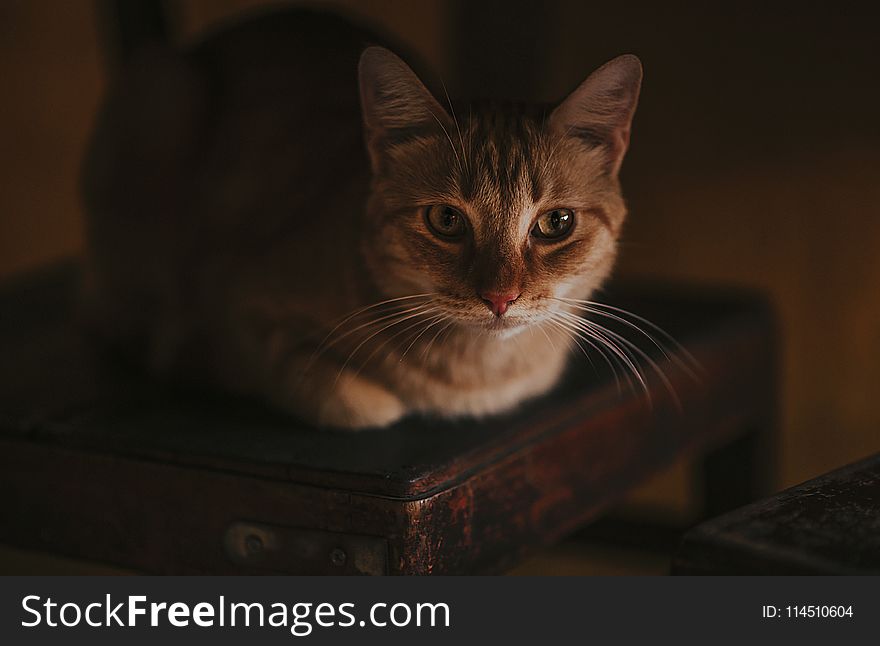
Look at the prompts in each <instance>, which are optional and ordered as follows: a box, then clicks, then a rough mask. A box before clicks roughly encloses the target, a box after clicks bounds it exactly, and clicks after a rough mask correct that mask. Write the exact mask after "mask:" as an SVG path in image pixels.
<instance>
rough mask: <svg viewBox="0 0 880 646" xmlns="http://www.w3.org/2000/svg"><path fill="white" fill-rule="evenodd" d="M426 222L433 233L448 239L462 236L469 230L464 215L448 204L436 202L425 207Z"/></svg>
mask: <svg viewBox="0 0 880 646" xmlns="http://www.w3.org/2000/svg"><path fill="white" fill-rule="evenodd" d="M425 222H426V223H427V224H428V228H429V229H430V230H431V233H433V234H434V235H436V236H437V237H439V238H444V239H447V240H455V239H457V238H461V237H462V236H463V235H464V234H465V232H466V231H467V223H466V222H465V219H464V216H463V215H462V214H461V213H460V212H459V211H458V210H456V209H454V208H452V207H451V206H449V205H447V204H436V205H434V206H429V207H428V208H427V209H425Z"/></svg>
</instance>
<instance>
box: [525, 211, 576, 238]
mask: <svg viewBox="0 0 880 646" xmlns="http://www.w3.org/2000/svg"><path fill="white" fill-rule="evenodd" d="M573 225H574V211H572V210H571V209H553V210H552V211H547V212H546V213H544V214H543V215H541V217H539V218H538V221H537V222H535V226H534V227H532V235H533V236H535V237H536V238H544V239H559V238H562V237H563V236H564V235H565V234H567V233H568V232H569V231H571V227H572V226H573Z"/></svg>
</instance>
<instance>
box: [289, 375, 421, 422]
mask: <svg viewBox="0 0 880 646" xmlns="http://www.w3.org/2000/svg"><path fill="white" fill-rule="evenodd" d="M286 372H287V374H288V378H287V379H286V380H284V381H285V382H286V383H285V384H283V387H282V388H281V389H280V390H276V391H275V393H274V396H273V399H274V400H275V403H276V404H278V405H280V406H281V407H282V408H284V409H286V410H288V411H290V412H291V413H293V414H294V415H296V416H297V417H300V418H302V419H305V420H306V421H308V422H310V423H312V424H315V425H316V426H323V427H334V428H344V429H350V430H357V429H365V428H381V427H384V426H389V425H390V424H393V423H394V422H396V421H397V420H399V419H400V418H401V417H403V416H404V415H405V414H406V413H407V408H406V406H405V405H404V403H403V402H402V401H401V400H400V399H399V398H398V397H397V396H396V395H394V394H393V393H392V392H391V391H389V390H388V389H387V388H385V387H384V386H382V385H381V384H378V383H376V382H375V381H372V380H370V379H369V378H367V377H364V376H361V375H358V374H356V373H355V371H354V370H352V369H351V368H343V369H341V370H340V367H339V366H338V365H337V364H336V363H335V362H333V361H332V360H323V359H319V360H317V361H311V362H310V361H308V360H302V361H293V362H291V365H290V366H288V368H287V370H286Z"/></svg>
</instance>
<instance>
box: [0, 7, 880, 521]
mask: <svg viewBox="0 0 880 646" xmlns="http://www.w3.org/2000/svg"><path fill="white" fill-rule="evenodd" d="M265 4H266V3H265V2H254V1H242V0H216V1H212V2H209V1H207V0H188V1H187V0H178V1H175V2H169V3H168V8H169V10H170V15H171V16H172V17H173V24H174V26H175V30H176V37H177V38H178V39H179V40H181V41H186V40H189V39H191V38H192V37H193V36H195V35H197V34H198V33H200V32H201V31H202V30H203V29H205V28H206V27H207V26H210V25H213V24H216V23H217V22H218V21H221V20H225V19H227V18H229V17H230V16H233V15H235V14H236V13H239V12H240V11H242V10H245V9H247V8H252V7H256V6H264V5H265ZM276 4H277V3H276ZM310 4H312V5H314V4H318V5H322V6H327V7H336V8H338V9H339V10H340V11H342V12H345V13H347V14H350V15H354V16H357V17H360V18H361V19H363V20H364V21H366V22H367V23H368V24H372V25H374V26H377V27H379V28H382V29H384V30H386V31H389V32H391V33H392V34H393V35H395V36H396V37H397V38H398V39H399V40H400V41H402V42H403V43H405V44H406V45H407V46H408V47H410V48H411V49H412V50H413V51H415V52H417V53H418V54H419V55H421V56H422V57H423V59H424V61H425V62H426V63H427V64H428V67H429V68H430V69H432V70H434V72H436V74H437V78H442V79H443V81H444V82H445V84H446V85H447V86H448V87H449V90H450V93H451V94H453V95H455V96H461V97H466V96H472V95H475V94H480V95H497V96H507V97H514V98H525V99H535V100H557V99H560V98H561V97H562V96H564V95H565V94H566V93H567V92H568V91H570V90H571V89H573V88H574V87H575V86H576V85H577V84H578V83H579V82H580V81H581V80H582V79H583V78H584V77H585V76H586V75H587V74H588V73H589V72H590V71H592V70H593V69H594V68H596V67H597V66H598V65H600V64H601V63H603V62H605V61H606V60H608V59H610V58H612V57H613V56H615V55H617V54H620V53H624V52H632V53H635V54H637V55H639V56H640V57H641V59H642V61H643V63H644V66H645V71H646V76H645V82H644V86H643V92H642V100H641V105H640V108H639V112H638V114H637V116H636V122H635V127H634V133H633V143H632V148H631V152H630V154H629V157H628V159H627V162H626V163H625V164H624V171H623V182H624V188H625V191H626V193H627V195H628V197H629V201H630V205H631V215H630V219H629V222H628V225H627V228H626V231H625V235H624V239H623V242H622V248H621V250H622V254H621V261H620V265H619V269H618V273H619V274H620V275H621V276H624V277H627V278H632V277H637V278H649V279H652V280H656V279H674V280H677V281H684V282H690V283H702V284H713V285H714V284H717V285H731V284H733V285H746V286H752V287H757V288H760V289H763V290H765V291H766V292H767V293H768V294H769V295H770V297H771V298H772V300H773V302H774V304H775V306H776V308H777V310H778V313H779V317H780V321H781V326H782V330H783V349H782V355H783V371H782V397H783V401H782V412H783V418H782V423H783V428H782V439H781V451H780V459H781V463H780V467H781V470H780V477H779V482H778V484H779V485H789V484H793V483H795V482H799V481H801V480H804V479H806V478H808V477H811V476H814V475H816V474H819V473H821V472H824V471H827V470H829V469H831V468H833V467H836V466H838V465H841V464H843V463H845V462H849V461H852V460H854V459H856V458H858V457H861V456H863V455H865V454H868V453H871V452H875V451H877V450H878V449H880V295H878V294H880V258H878V254H877V251H878V249H880V207H878V205H880V127H878V123H877V118H878V114H880V89H878V86H877V83H878V79H880V45H878V37H877V33H876V31H877V24H878V22H877V18H878V15H876V14H877V13H880V12H878V11H877V10H872V9H870V8H869V5H867V4H866V6H865V8H858V7H857V6H856V5H844V4H840V3H831V2H826V3H811V2H798V3H794V2H792V3H774V4H773V6H768V5H769V3H751V2H737V3H726V4H725V5H724V6H723V7H721V6H719V5H717V4H715V3H696V2H694V3H682V4H677V3H658V2H615V3H610V2H607V1H606V2H532V3H522V2H520V3H515V2H475V1H470V2H469V1H465V0H448V1H443V0H431V1H403V0H401V1H396V2H395V1H387V0H386V1H380V0H369V1H356V0H349V1H346V2H319V3H315V2H312V3H310ZM99 23H100V21H99V20H98V16H97V11H96V5H95V4H94V3H92V2H82V1H81V2H30V1H23V0H22V1H15V0H13V1H9V0H5V1H3V2H2V3H0V96H2V97H3V98H2V100H0V178H2V191H0V277H8V276H11V275H13V274H15V273H17V272H21V271H24V270H26V269H28V268H32V267H35V266H38V265H40V264H43V263H46V262H48V261H51V260H53V259H58V258H61V257H64V256H69V255H71V254H77V253H79V252H80V251H81V249H82V246H83V234H82V212H81V206H80V202H79V199H78V194H77V187H76V176H77V170H78V166H79V163H80V158H81V155H82V152H83V147H84V145H85V141H86V138H87V136H88V132H89V128H90V124H91V120H92V117H93V114H94V112H95V109H96V107H97V105H98V102H99V99H100V96H101V93H102V91H103V88H104V86H105V83H106V78H107V74H106V63H107V60H106V54H107V51H106V48H105V47H104V46H103V43H105V36H106V34H105V33H104V32H101V31H100V30H99V28H98V26H99ZM432 80H436V79H432ZM687 473H688V471H687V468H686V466H682V467H681V468H679V469H676V470H674V471H673V472H672V473H670V474H668V475H667V476H666V477H664V478H663V481H662V483H652V485H651V486H650V487H648V488H646V490H645V492H644V493H643V494H641V495H640V496H639V498H640V499H641V500H642V501H643V502H644V501H652V500H655V499H658V498H662V499H664V500H674V501H676V502H677V504H678V506H679V507H687V506H688V505H689V504H691V502H692V501H690V500H689V495H688V492H689V491H690V487H689V485H688V480H687Z"/></svg>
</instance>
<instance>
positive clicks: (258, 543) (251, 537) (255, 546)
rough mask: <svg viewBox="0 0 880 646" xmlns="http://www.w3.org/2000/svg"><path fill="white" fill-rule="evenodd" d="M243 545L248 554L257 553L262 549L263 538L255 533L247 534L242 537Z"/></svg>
mask: <svg viewBox="0 0 880 646" xmlns="http://www.w3.org/2000/svg"><path fill="white" fill-rule="evenodd" d="M244 547H245V549H246V550H247V552H248V554H259V553H260V552H262V551H263V539H262V538H260V537H259V536H257V535H256V534H248V535H247V536H246V537H245V539H244Z"/></svg>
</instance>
